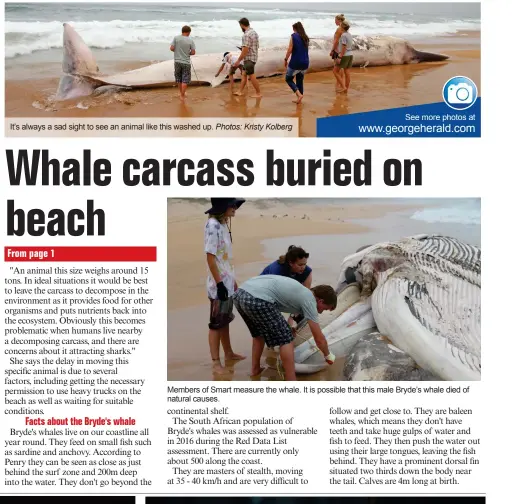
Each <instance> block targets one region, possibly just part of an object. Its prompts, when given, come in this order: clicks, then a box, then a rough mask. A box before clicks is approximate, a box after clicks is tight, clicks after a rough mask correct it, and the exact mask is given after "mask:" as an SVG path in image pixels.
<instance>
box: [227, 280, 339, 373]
mask: <svg viewBox="0 0 516 504" xmlns="http://www.w3.org/2000/svg"><path fill="white" fill-rule="evenodd" d="M234 303H235V306H236V309H237V310H238V313H239V314H240V316H241V317H242V318H243V319H244V322H245V323H246V325H247V327H248V329H249V331H250V333H251V336H252V338H253V349H252V363H251V376H252V377H254V376H258V375H259V374H261V372H262V371H263V370H264V368H262V367H261V366H260V360H261V357H262V354H263V350H264V348H265V345H267V347H269V348H274V347H276V346H279V353H280V357H281V362H282V364H283V368H284V369H285V379H286V380H289V381H295V380H296V371H295V363H294V343H293V342H294V338H295V335H294V332H293V331H292V329H291V328H290V326H289V325H288V323H287V321H286V320H285V317H283V315H282V312H285V313H302V314H303V316H304V318H306V319H307V320H308V326H309V327H310V331H311V332H312V336H313V337H314V340H315V344H316V345H317V347H318V348H319V350H320V351H321V352H322V354H323V355H324V358H325V360H326V362H327V363H328V364H330V365H331V364H333V363H334V362H335V355H333V354H332V353H331V352H330V350H329V348H328V342H327V341H326V338H325V337H324V334H323V332H322V331H321V327H320V326H319V320H318V314H319V313H322V312H323V311H325V310H334V309H335V308H336V306H337V294H336V293H335V291H334V289H333V288H332V287H330V286H329V285H318V286H316V287H313V288H312V289H307V288H306V287H305V286H304V285H301V284H300V283H299V282H298V281H296V280H294V279H292V278H288V277H284V276H280V275H260V276H257V277H253V278H250V279H249V280H247V281H246V282H244V283H243V284H242V285H241V286H240V288H239V289H238V290H237V291H236V293H235V297H234Z"/></svg>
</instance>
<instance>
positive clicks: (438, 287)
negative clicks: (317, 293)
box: [295, 235, 481, 380]
mask: <svg viewBox="0 0 516 504" xmlns="http://www.w3.org/2000/svg"><path fill="white" fill-rule="evenodd" d="M355 281H358V282H359V284H360V285H361V298H360V300H359V301H357V302H356V303H355V304H353V305H351V307H350V308H349V309H347V310H345V311H344V312H343V313H342V314H341V315H340V316H339V317H338V318H336V319H335V320H334V321H333V322H331V323H330V324H329V325H328V326H326V327H324V328H323V333H324V334H325V336H326V337H327V338H328V343H329V344H330V350H331V351H333V353H335V355H337V357H343V356H345V355H346V352H349V349H350V348H351V347H352V346H353V345H354V344H355V343H356V342H357V341H358V339H359V338H360V337H361V336H362V335H363V332H364V331H365V330H366V327H365V326H364V319H365V318H366V317H369V316H371V317H372V319H373V322H374V325H376V327H377V328H378V331H379V332H380V333H381V334H382V335H384V336H386V337H388V338H389V339H390V340H391V341H392V343H393V344H394V345H395V346H396V347H398V348H399V349H400V350H402V351H404V352H406V353H407V354H408V355H410V357H412V359H414V361H415V362H416V363H417V364H418V366H420V367H421V368H423V369H425V370H427V371H429V372H431V373H433V374H434V375H436V376H438V377H439V378H441V379H443V380H479V379H480V367H481V364H480V363H481V360H480V346H481V345H480V292H481V251H480V249H479V248H477V247H475V246H472V245H468V244H465V243H463V242H460V241H459V240H456V239H454V238H448V237H442V236H432V235H430V236H429V235H417V236H413V237H409V238H405V239H403V240H400V241H397V242H386V243H379V244H376V245H371V246H369V247H367V248H365V249H362V250H360V251H359V252H357V253H355V254H353V255H351V256H348V257H346V258H345V259H344V261H343V263H342V267H341V274H340V278H339V281H338V285H337V293H340V294H339V296H340V295H341V294H342V293H343V292H345V291H346V290H347V289H348V288H349V285H350V282H355ZM367 303H370V305H371V311H370V312H367V311H364V306H365V305H366V304H367ZM352 310H357V314H355V313H352ZM356 315H358V316H356ZM368 321H369V322H370V319H369V320H368ZM339 322H340V325H339ZM353 323H355V326H353ZM369 332H372V331H369ZM357 334H359V335H360V336H359V337H358V338H357ZM303 345H304V346H303ZM307 348H311V349H312V350H313V353H312V354H311V355H308V354H307V353H306V349H307ZM334 349H337V350H338V351H339V353H336V352H335V351H334ZM295 362H296V371H297V372H299V373H305V372H315V371H318V370H320V369H323V366H324V364H323V363H324V359H323V357H322V355H321V353H320V352H318V351H317V350H316V347H315V343H314V341H313V339H307V341H305V342H303V343H302V344H301V345H299V346H298V347H296V349H295Z"/></svg>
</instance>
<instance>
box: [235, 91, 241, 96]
mask: <svg viewBox="0 0 516 504" xmlns="http://www.w3.org/2000/svg"><path fill="white" fill-rule="evenodd" d="M233 94H234V95H235V96H242V95H243V93H242V91H234V92H233Z"/></svg>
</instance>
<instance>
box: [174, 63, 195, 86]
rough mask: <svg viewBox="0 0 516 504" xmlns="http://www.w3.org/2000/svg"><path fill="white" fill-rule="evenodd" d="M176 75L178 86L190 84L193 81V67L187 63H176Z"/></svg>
mask: <svg viewBox="0 0 516 504" xmlns="http://www.w3.org/2000/svg"><path fill="white" fill-rule="evenodd" d="M174 75H175V78H176V82H177V83H178V84H180V83H181V84H190V81H191V80H192V67H191V66H190V65H187V64H186V63H180V62H178V61H174Z"/></svg>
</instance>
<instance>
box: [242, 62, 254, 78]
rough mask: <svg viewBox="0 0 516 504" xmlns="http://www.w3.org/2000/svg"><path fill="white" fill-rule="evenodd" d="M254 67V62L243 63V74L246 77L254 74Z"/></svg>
mask: <svg viewBox="0 0 516 504" xmlns="http://www.w3.org/2000/svg"><path fill="white" fill-rule="evenodd" d="M255 65H256V61H250V60H248V61H244V72H245V73H246V74H247V75H253V74H254V66H255Z"/></svg>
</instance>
